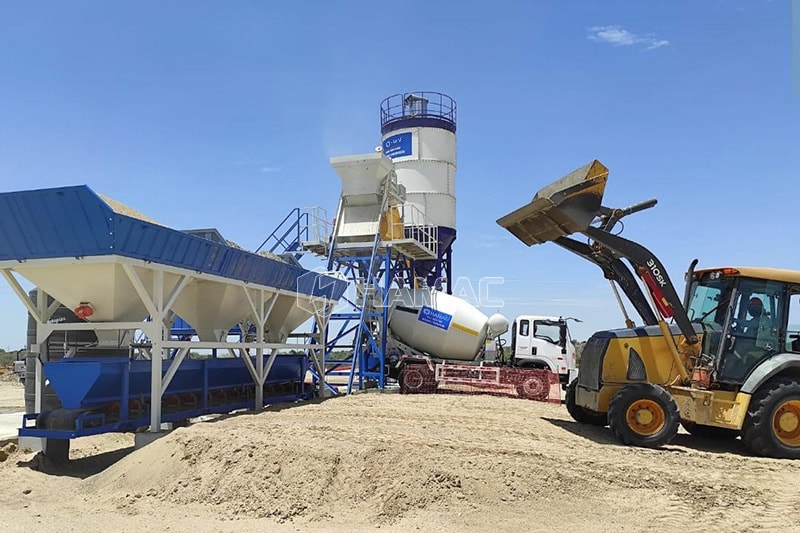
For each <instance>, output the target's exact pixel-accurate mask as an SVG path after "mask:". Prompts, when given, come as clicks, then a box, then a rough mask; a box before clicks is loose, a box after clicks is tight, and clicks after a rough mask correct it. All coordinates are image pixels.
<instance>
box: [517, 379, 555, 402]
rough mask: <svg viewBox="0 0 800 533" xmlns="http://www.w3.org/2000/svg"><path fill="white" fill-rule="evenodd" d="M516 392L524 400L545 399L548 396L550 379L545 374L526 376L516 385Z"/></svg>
mask: <svg viewBox="0 0 800 533" xmlns="http://www.w3.org/2000/svg"><path fill="white" fill-rule="evenodd" d="M517 394H518V395H519V396H520V398H525V399H526V400H540V401H541V400H546V399H547V398H548V397H549V396H550V381H549V380H548V379H547V376H545V375H531V376H526V377H525V379H524V380H523V381H522V383H520V384H519V385H517Z"/></svg>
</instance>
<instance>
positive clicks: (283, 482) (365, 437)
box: [0, 384, 800, 533]
mask: <svg viewBox="0 0 800 533" xmlns="http://www.w3.org/2000/svg"><path fill="white" fill-rule="evenodd" d="M0 385H2V384H0ZM5 451H6V452H7V453H8V454H9V455H8V456H7V458H6V459H5V461H3V462H2V463H0V479H2V481H3V485H4V488H5V490H3V491H2V493H1V494H0V524H2V530H3V531H6V532H12V531H26V532H27V531H31V532H33V531H59V532H64V531H80V532H82V533H89V532H93V531H98V532H99V531H103V532H109V531H133V530H137V531H177V532H182V531H186V532H193V533H205V532H212V531H213V532H216V531H277V532H289V531H318V532H322V531H331V532H332V531H343V530H348V531H374V530H376V529H380V530H382V531H390V532H401V531H402V532H406V531H465V532H478V531H480V532H485V531H498V532H499V531H545V530H547V531H572V532H582V531H587V532H589V531H591V532H596V531H609V532H611V531H614V532H616V531H645V530H657V531H664V532H667V531H681V532H686V531H722V530H733V531H765V532H766V531H769V532H774V531H800V461H795V462H792V461H786V460H775V459H763V458H755V457H748V456H746V455H744V450H743V448H742V446H741V445H740V443H739V442H738V441H734V442H729V443H722V442H713V441H704V440H700V439H696V438H693V437H690V436H689V435H687V434H684V433H681V434H679V435H678V437H677V438H676V439H675V441H674V442H673V443H672V444H670V445H669V446H667V447H666V448H664V449H663V450H645V449H636V448H628V447H624V446H621V445H618V444H617V443H616V441H615V440H614V439H613V438H612V436H611V434H610V431H609V430H608V429H599V428H593V427H587V426H581V425H578V424H576V423H574V422H573V421H572V420H571V419H570V418H569V416H568V415H567V413H566V410H565V409H564V408H563V407H562V406H558V405H553V404H547V403H538V402H531V401H526V400H518V399H510V398H495V397H488V396H462V395H433V396H402V395H399V394H380V393H369V394H361V395H354V396H351V397H345V398H336V399H331V400H326V401H321V402H306V403H302V404H298V405H294V406H290V407H276V408H273V409H270V410H268V411H267V412H264V413H260V414H242V415H237V416H229V417H221V418H218V419H216V420H213V421H210V422H204V423H197V424H193V425H191V426H188V427H184V428H180V429H177V430H175V431H174V432H172V433H170V434H169V435H167V436H165V437H163V438H161V439H159V440H157V441H156V442H154V443H152V444H150V445H148V446H146V447H144V448H142V449H140V450H136V451H134V450H133V436H132V435H101V436H97V437H87V438H83V439H78V440H77V441H74V442H73V449H72V452H71V457H72V460H71V461H70V463H69V464H67V465H57V464H51V463H50V462H48V461H46V460H43V459H42V458H41V457H39V456H35V455H34V454H33V453H30V452H26V451H24V450H14V447H13V445H9V446H6V448H5ZM0 455H2V454H0Z"/></svg>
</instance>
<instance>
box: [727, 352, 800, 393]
mask: <svg viewBox="0 0 800 533" xmlns="http://www.w3.org/2000/svg"><path fill="white" fill-rule="evenodd" d="M789 368H795V369H797V370H798V372H799V373H800V354H796V353H782V354H778V355H776V356H775V357H771V358H770V359H767V360H766V361H764V362H763V363H761V364H760V365H759V366H757V367H756V369H755V370H753V372H751V373H750V375H749V376H748V377H747V379H746V380H745V382H744V384H742V389H741V392H744V393H747V394H753V393H754V392H755V391H757V390H758V388H759V387H760V386H761V385H762V384H763V383H764V382H765V381H767V380H768V379H770V378H771V377H773V376H775V375H777V374H780V373H781V372H783V371H784V370H786V369H789Z"/></svg>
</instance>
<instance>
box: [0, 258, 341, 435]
mask: <svg viewBox="0 0 800 533" xmlns="http://www.w3.org/2000/svg"><path fill="white" fill-rule="evenodd" d="M16 263H17V261H4V262H0V274H2V276H3V278H5V280H6V282H7V283H8V285H9V286H10V287H11V289H12V291H13V292H14V293H15V294H16V295H17V297H18V298H19V299H20V301H21V302H22V304H23V305H24V306H25V308H26V309H27V310H28V312H29V313H30V314H31V316H33V317H34V319H35V320H36V325H37V327H36V349H35V351H37V352H38V351H40V349H41V347H43V346H45V343H46V340H47V338H48V337H49V336H50V334H51V333H52V332H54V331H68V330H71V331H75V330H141V331H142V332H143V333H144V334H145V335H146V336H147V337H148V338H149V339H150V342H151V347H150V353H151V357H150V361H151V383H150V386H151V402H150V406H151V408H150V426H149V429H148V430H149V431H150V432H159V431H161V422H162V420H161V419H162V417H161V401H160V399H161V398H162V396H163V393H164V391H165V390H166V389H167V387H168V386H169V383H170V380H171V379H172V377H173V376H174V375H175V373H176V372H177V370H178V367H179V365H180V364H181V362H182V361H183V360H184V358H185V356H186V355H187V354H188V352H189V350H190V349H192V348H198V349H206V348H211V349H214V348H229V349H234V350H238V352H239V354H240V356H241V357H242V359H243V360H244V364H245V365H246V366H247V368H248V370H249V372H250V374H251V377H252V378H253V382H254V384H255V385H256V401H255V406H254V408H255V409H256V410H259V409H262V408H263V385H264V383H265V381H266V379H267V376H268V375H269V371H270V369H271V368H272V363H273V362H274V360H275V357H276V356H277V350H279V349H298V348H301V349H302V348H303V347H304V346H305V345H301V344H279V343H265V342H264V340H265V335H266V331H265V329H266V328H265V325H266V322H267V319H268V318H269V316H270V314H271V312H272V310H273V307H274V305H275V303H276V301H277V298H278V296H280V295H283V294H285V295H291V296H293V297H298V295H296V294H294V293H290V292H289V291H285V290H281V289H274V288H267V287H260V286H256V285H253V284H250V283H247V282H244V281H240V280H234V279H229V278H223V277H220V276H214V275H210V274H201V273H195V272H192V273H187V271H186V270H184V269H180V268H177V267H169V266H166V265H161V264H158V265H157V267H156V266H155V265H154V264H153V263H150V262H148V261H143V260H136V259H131V258H127V257H122V256H110V255H106V256H90V257H84V258H56V259H43V260H37V265H41V266H54V265H73V264H76V263H85V264H97V263H119V264H120V265H121V266H122V269H123V271H124V272H125V274H126V276H127V278H128V281H129V282H130V283H131V286H132V287H133V289H134V291H135V292H136V294H137V295H138V297H139V298H140V300H141V303H142V305H144V307H145V308H146V309H147V312H148V313H149V314H150V320H148V321H143V322H87V323H77V324H76V323H70V324H51V323H48V322H47V320H49V319H50V317H51V316H52V315H53V313H54V312H55V311H56V310H57V309H58V306H59V304H58V302H56V301H54V302H53V303H52V304H51V305H49V306H48V305H47V298H48V295H47V294H46V293H45V292H44V291H43V290H38V291H37V295H38V297H37V301H36V302H34V301H33V300H32V299H31V298H30V296H28V294H27V293H26V292H25V290H24V289H23V288H22V285H21V284H20V282H19V280H18V279H17V277H16V275H19V276H21V277H24V276H22V274H19V273H17V274H16V275H15V269H14V265H15V264H16ZM26 266H27V267H30V266H31V265H26ZM134 267H137V268H144V269H147V270H152V271H153V282H152V286H151V287H149V288H148V287H146V286H145V284H144V282H143V281H142V279H141V277H140V276H139V275H138V273H137V272H136V269H135V268H134ZM166 272H169V273H172V274H178V275H180V276H181V277H180V279H179V281H178V283H177V284H175V285H174V286H172V287H166V286H165V283H164V274H165V273H166ZM195 279H202V280H212V281H218V282H223V283H226V284H232V285H239V286H240V287H241V288H242V290H244V291H245V294H246V296H247V299H248V302H249V304H250V308H251V309H250V310H251V318H252V319H253V322H254V324H255V325H256V331H257V339H256V342H247V343H245V342H238V343H228V342H216V343H213V342H212V343H209V342H200V341H171V340H170V333H169V331H170V325H171V324H172V322H173V321H174V313H173V312H172V310H171V307H172V305H173V304H174V303H175V301H176V300H177V298H178V296H179V294H180V292H181V291H182V290H183V289H184V288H185V287H186V286H188V285H189V284H190V283H191V282H192V281H194V280H195ZM54 300H55V299H54ZM323 307H324V308H325V309H330V308H332V305H331V304H330V302H328V301H327V300H325V301H324V302H323ZM323 337H324V336H323ZM244 338H245V337H244V334H243V335H242V340H244ZM175 348H177V349H178V350H177V352H176V353H175V356H174V357H172V358H171V359H170V358H169V352H170V349H175ZM250 349H255V350H256V352H257V356H256V365H255V366H254V365H253V362H252V360H251V359H250V356H249V350H250ZM264 350H269V352H270V353H269V359H268V360H267V362H266V365H265V364H264V356H263V354H264ZM164 359H167V361H169V366H168V367H167V371H166V374H164V375H163V376H162V372H163V367H162V363H163V360H164ZM44 387H45V376H44V366H43V362H42V360H41V358H37V360H36V388H35V402H34V409H35V411H36V412H37V413H40V412H41V411H42V407H43V397H44ZM156 399H158V400H156Z"/></svg>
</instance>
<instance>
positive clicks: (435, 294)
mask: <svg viewBox="0 0 800 533" xmlns="http://www.w3.org/2000/svg"><path fill="white" fill-rule="evenodd" d="M390 297H391V301H392V310H391V313H390V315H389V330H390V331H391V333H392V335H393V336H395V337H397V338H398V339H400V340H401V341H402V342H404V343H405V344H407V345H409V346H411V347H413V348H415V349H417V350H420V351H422V352H425V353H427V354H428V355H430V356H432V357H436V358H439V359H453V360H458V361H472V360H474V359H475V358H476V357H477V355H478V352H479V350H480V349H481V348H483V345H484V343H485V341H486V336H487V329H488V327H489V319H488V317H487V316H486V315H485V314H483V313H482V312H481V311H479V310H478V309H476V308H475V307H473V306H472V305H470V304H469V303H468V302H466V301H464V300H462V299H461V298H458V297H456V296H453V295H450V294H446V293H443V292H439V291H431V290H430V289H395V290H393V291H392V294H391V295H390Z"/></svg>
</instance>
